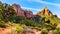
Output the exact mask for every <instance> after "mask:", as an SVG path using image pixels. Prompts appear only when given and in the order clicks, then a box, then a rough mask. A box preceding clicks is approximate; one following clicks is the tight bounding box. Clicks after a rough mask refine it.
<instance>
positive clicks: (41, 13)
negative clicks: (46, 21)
mask: <svg viewBox="0 0 60 34" xmlns="http://www.w3.org/2000/svg"><path fill="white" fill-rule="evenodd" d="M37 15H39V16H41V17H43V16H51V15H53V14H52V12H51V11H50V10H49V9H48V8H47V7H44V8H43V9H42V11H40V12H39V13H38V14H37Z"/></svg>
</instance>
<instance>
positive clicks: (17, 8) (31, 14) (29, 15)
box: [12, 4, 33, 18]
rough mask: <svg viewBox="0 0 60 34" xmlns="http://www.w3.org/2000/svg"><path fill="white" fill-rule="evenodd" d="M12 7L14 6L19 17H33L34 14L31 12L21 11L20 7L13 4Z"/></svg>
mask: <svg viewBox="0 0 60 34" xmlns="http://www.w3.org/2000/svg"><path fill="white" fill-rule="evenodd" d="M12 6H13V8H14V10H15V11H16V14H17V16H24V17H27V18H31V17H33V13H32V12H31V11H29V10H23V9H21V6H20V5H18V4H13V5H12Z"/></svg>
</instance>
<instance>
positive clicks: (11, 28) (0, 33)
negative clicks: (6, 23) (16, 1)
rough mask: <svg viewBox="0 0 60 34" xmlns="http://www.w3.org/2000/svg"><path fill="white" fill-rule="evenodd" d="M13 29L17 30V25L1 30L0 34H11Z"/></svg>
mask: <svg viewBox="0 0 60 34" xmlns="http://www.w3.org/2000/svg"><path fill="white" fill-rule="evenodd" d="M12 30H16V27H7V28H5V29H4V30H2V28H1V30H0V34H9V33H10V32H11V31H12Z"/></svg>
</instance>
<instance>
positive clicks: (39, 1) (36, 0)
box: [28, 0, 60, 6]
mask: <svg viewBox="0 0 60 34" xmlns="http://www.w3.org/2000/svg"><path fill="white" fill-rule="evenodd" d="M28 1H29V2H38V3H43V4H49V5H55V6H60V4H56V3H51V2H46V1H42V0H28Z"/></svg>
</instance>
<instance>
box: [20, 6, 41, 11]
mask: <svg viewBox="0 0 60 34" xmlns="http://www.w3.org/2000/svg"><path fill="white" fill-rule="evenodd" d="M21 8H23V9H28V10H36V11H40V9H37V8H29V7H21Z"/></svg>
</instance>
